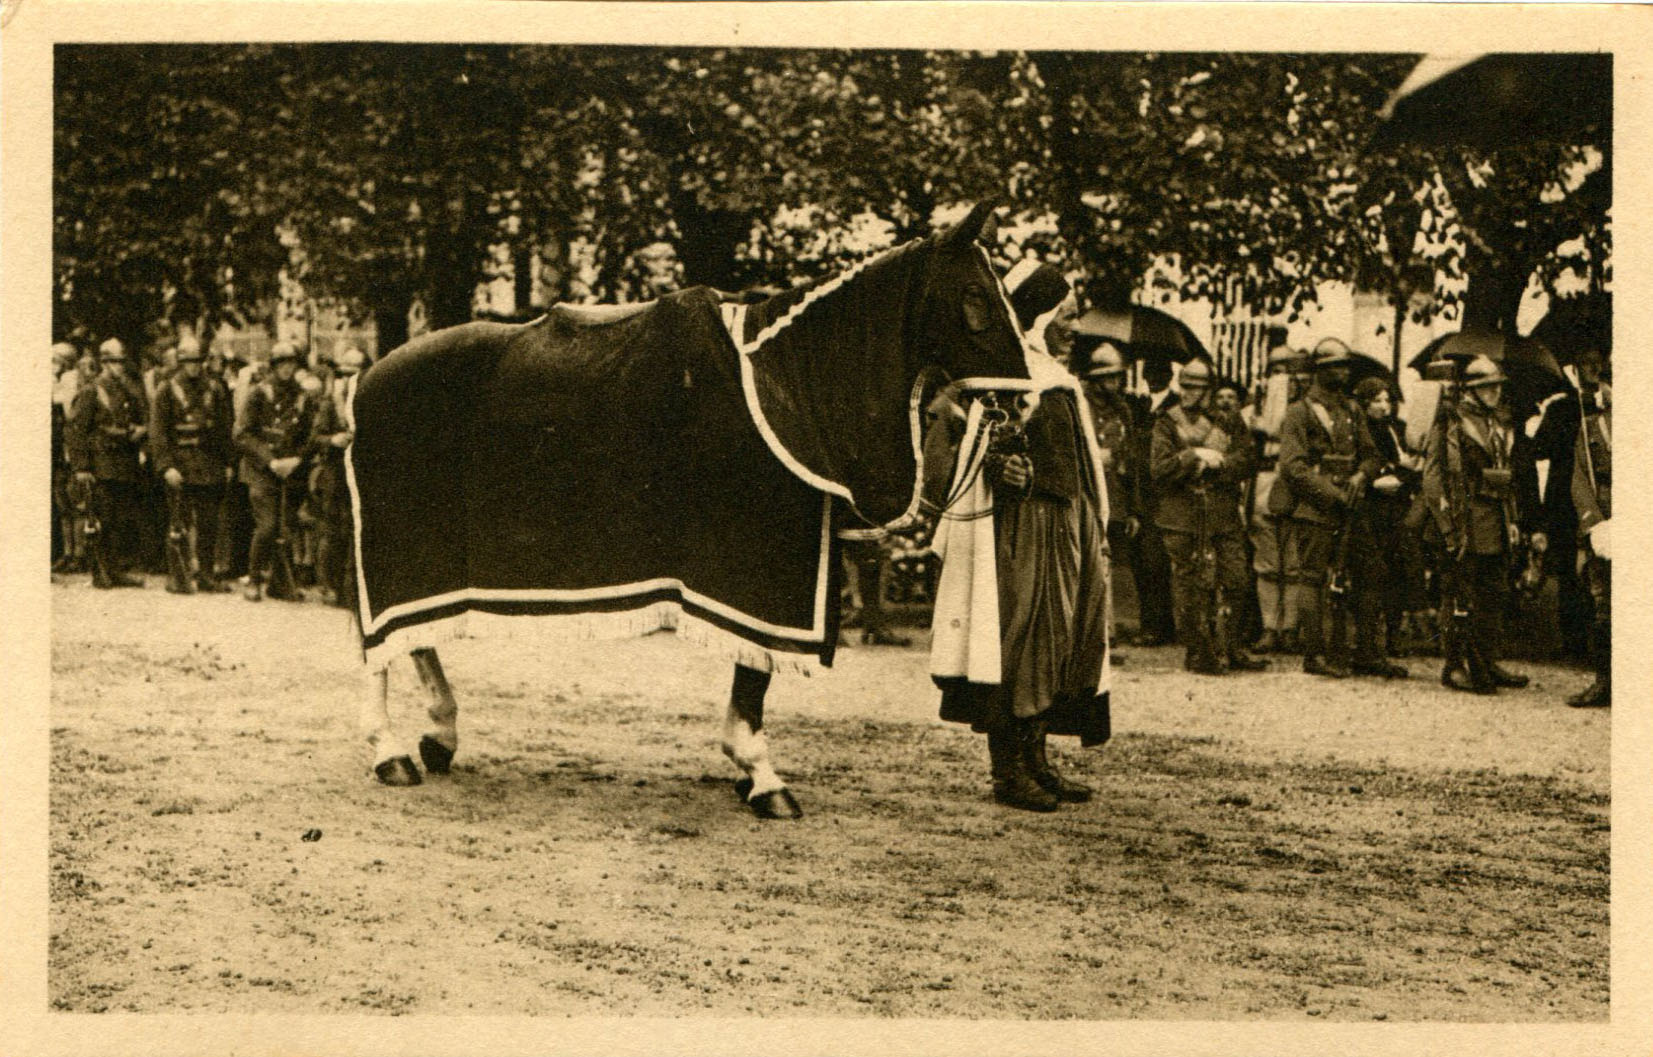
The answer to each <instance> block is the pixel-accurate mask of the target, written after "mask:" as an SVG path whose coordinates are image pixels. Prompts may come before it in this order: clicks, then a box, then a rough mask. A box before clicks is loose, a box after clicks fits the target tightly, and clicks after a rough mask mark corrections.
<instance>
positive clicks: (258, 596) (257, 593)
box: [241, 576, 264, 602]
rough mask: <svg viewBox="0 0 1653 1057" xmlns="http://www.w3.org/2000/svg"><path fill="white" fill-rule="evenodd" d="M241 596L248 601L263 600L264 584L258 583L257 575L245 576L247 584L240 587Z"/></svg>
mask: <svg viewBox="0 0 1653 1057" xmlns="http://www.w3.org/2000/svg"><path fill="white" fill-rule="evenodd" d="M241 597H242V598H245V599H246V600H247V601H249V602H262V601H263V600H264V585H263V584H261V583H259V581H258V577H256V576H249V577H247V586H246V587H244V588H242V590H241Z"/></svg>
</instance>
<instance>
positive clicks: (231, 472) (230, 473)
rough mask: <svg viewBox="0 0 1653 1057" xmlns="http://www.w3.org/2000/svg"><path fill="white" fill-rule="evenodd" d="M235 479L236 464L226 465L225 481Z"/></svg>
mask: <svg viewBox="0 0 1653 1057" xmlns="http://www.w3.org/2000/svg"><path fill="white" fill-rule="evenodd" d="M233 480H235V467H234V466H226V467H224V481H225V482H226V483H228V482H230V481H233Z"/></svg>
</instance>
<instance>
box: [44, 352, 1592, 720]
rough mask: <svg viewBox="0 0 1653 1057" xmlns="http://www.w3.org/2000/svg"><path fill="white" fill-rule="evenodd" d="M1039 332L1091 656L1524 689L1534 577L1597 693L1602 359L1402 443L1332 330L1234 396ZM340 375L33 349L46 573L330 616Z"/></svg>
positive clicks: (1389, 391) (1449, 402) (277, 357)
mask: <svg viewBox="0 0 1653 1057" xmlns="http://www.w3.org/2000/svg"><path fill="white" fill-rule="evenodd" d="M1067 323H1068V328H1067V329H1066V330H1065V331H1059V330H1058V329H1052V330H1051V331H1050V332H1049V333H1048V334H1047V344H1048V345H1049V347H1050V349H1051V351H1052V352H1053V353H1054V354H1056V355H1058V357H1059V358H1060V359H1062V360H1063V362H1065V363H1066V365H1067V366H1068V368H1069V369H1070V370H1071V371H1072V373H1073V374H1074V375H1076V376H1078V377H1079V378H1080V379H1081V380H1082V383H1083V387H1084V391H1085V393H1086V396H1087V398H1088V403H1089V411H1090V414H1091V418H1092V422H1093V425H1094V431H1095V436H1096V438H1097V440H1098V443H1099V445H1100V448H1101V453H1102V461H1103V466H1104V475H1105V478H1106V481H1105V485H1106V490H1107V499H1108V510H1109V513H1108V525H1107V536H1108V541H1109V545H1110V546H1109V549H1110V551H1111V566H1112V569H1113V578H1114V584H1115V593H1114V595H1115V597H1116V598H1119V597H1121V596H1128V597H1134V604H1135V610H1136V615H1137V620H1136V626H1135V627H1134V628H1124V627H1121V628H1119V629H1117V630H1118V631H1119V632H1121V633H1122V634H1120V635H1118V636H1116V639H1117V640H1118V641H1122V642H1124V643H1126V644H1130V643H1135V644H1139V645H1144V646H1155V645H1165V644H1169V643H1172V642H1180V643H1181V644H1182V645H1183V646H1184V647H1185V649H1186V651H1187V652H1186V663H1187V666H1188V667H1189V668H1190V669H1191V670H1195V671H1201V672H1209V673H1212V674H1222V673H1224V672H1229V671H1244V670H1251V669H1256V668H1259V667H1262V666H1263V664H1262V661H1261V657H1260V656H1259V655H1261V656H1267V655H1270V654H1273V655H1293V656H1301V657H1302V659H1303V660H1302V664H1303V668H1304V670H1305V671H1307V672H1310V673H1312V674H1318V675H1324V676H1329V677H1334V678H1344V677H1348V676H1350V675H1367V676H1375V677H1381V678H1403V677H1405V676H1407V675H1408V674H1409V673H1408V671H1407V669H1406V668H1405V666H1404V665H1403V664H1401V663H1399V662H1400V660H1401V659H1402V658H1405V657H1407V656H1409V655H1412V656H1418V655H1431V656H1440V657H1442V658H1443V660H1444V668H1443V672H1442V677H1441V678H1442V682H1443V683H1445V684H1446V685H1448V686H1452V687H1454V688H1457V689H1463V690H1468V691H1473V692H1477V693H1492V692H1495V691H1496V690H1497V689H1498V688H1499V687H1514V686H1520V685H1523V684H1524V682H1525V679H1524V677H1522V676H1519V675H1517V674H1515V673H1513V672H1511V671H1510V670H1509V669H1507V668H1506V667H1505V666H1504V665H1503V663H1502V661H1503V655H1504V653H1505V647H1504V638H1505V635H1504V630H1503V629H1504V626H1505V624H1506V623H1507V621H1508V620H1509V619H1510V618H1511V616H1512V614H1514V613H1515V612H1516V610H1517V609H1518V608H1519V607H1522V606H1529V607H1530V605H1531V603H1532V602H1533V601H1534V600H1535V599H1536V598H1537V597H1538V596H1539V593H1540V592H1541V590H1542V588H1543V586H1544V585H1545V584H1546V582H1548V581H1553V582H1554V584H1555V585H1556V597H1557V599H1558V603H1557V606H1558V610H1557V611H1558V620H1559V625H1560V627H1559V639H1560V647H1561V649H1562V651H1563V652H1565V653H1567V654H1570V655H1573V656H1575V657H1578V658H1581V659H1586V660H1588V661H1589V662H1591V663H1592V664H1593V665H1594V667H1595V668H1596V671H1597V681H1596V683H1595V684H1593V685H1592V686H1591V687H1590V689H1589V690H1587V691H1585V693H1583V694H1581V695H1578V697H1577V699H1575V700H1574V702H1573V703H1575V704H1579V705H1604V704H1606V703H1607V702H1608V700H1609V687H1610V622H1609V619H1610V617H1609V591H1608V583H1609V581H1610V576H1609V574H1608V572H1609V569H1610V566H1609V565H1608V562H1609V561H1610V549H1609V543H1608V535H1607V532H1608V525H1607V521H1608V515H1609V512H1610V502H1609V498H1608V497H1609V494H1610V482H1611V416H1610V405H1611V384H1610V373H1609V364H1608V361H1607V358H1606V356H1605V355H1603V354H1601V353H1598V352H1593V351H1591V352H1586V353H1585V354H1584V355H1583V356H1581V357H1579V359H1578V362H1577V364H1576V368H1575V371H1574V373H1573V375H1572V379H1573V385H1571V386H1569V387H1566V388H1564V389H1562V390H1558V392H1557V393H1553V394H1550V395H1549V396H1548V397H1547V398H1546V399H1544V400H1542V401H1539V402H1537V403H1536V404H1532V402H1530V401H1529V403H1528V406H1525V407H1522V408H1516V407H1514V406H1513V405H1512V403H1511V401H1510V400H1509V399H1507V398H1506V382H1507V379H1506V377H1505V375H1504V373H1503V371H1502V370H1501V368H1500V365H1499V364H1497V363H1496V362H1493V361H1491V360H1487V359H1485V358H1481V359H1477V360H1475V361H1472V362H1464V363H1460V364H1458V365H1457V370H1456V373H1455V374H1453V376H1452V377H1451V378H1450V379H1449V380H1448V381H1447V382H1446V383H1444V384H1445V394H1444V395H1443V397H1442V399H1441V401H1440V404H1439V406H1438V407H1437V408H1436V409H1435V410H1434V412H1433V414H1434V422H1433V424H1432V425H1431V426H1430V428H1429V429H1427V430H1426V431H1422V432H1423V434H1424V435H1425V436H1426V437H1427V438H1428V439H1427V440H1426V441H1424V442H1423V443H1422V444H1418V445H1416V446H1414V445H1413V444H1411V443H1409V442H1408V430H1407V428H1406V425H1405V423H1404V422H1403V421H1401V419H1400V418H1399V416H1398V414H1397V411H1398V408H1399V399H1400V392H1399V389H1398V388H1397V386H1396V385H1395V382H1394V379H1393V378H1392V377H1388V376H1386V375H1380V376H1370V377H1365V378H1364V379H1363V380H1361V381H1360V382H1358V383H1357V384H1354V385H1350V379H1349V370H1350V367H1351V364H1353V363H1354V362H1355V361H1356V359H1357V357H1356V355H1355V354H1353V353H1352V352H1351V350H1350V349H1349V348H1348V347H1347V346H1346V345H1344V344H1343V343H1342V342H1340V341H1337V340H1336V339H1327V340H1325V341H1322V342H1320V343H1319V344H1318V345H1317V346H1315V348H1314V349H1312V350H1303V349H1292V348H1289V347H1287V346H1285V345H1284V344H1281V345H1280V346H1279V347H1277V348H1276V349H1275V350H1274V351H1273V352H1272V353H1271V354H1270V355H1269V357H1268V361H1267V365H1266V369H1265V373H1264V375H1263V376H1262V377H1261V378H1258V379H1256V380H1255V381H1254V382H1252V383H1251V384H1249V385H1247V384H1243V383H1241V382H1239V381H1235V380H1231V379H1225V378H1222V377H1220V376H1219V375H1218V374H1217V373H1216V372H1215V371H1214V370H1213V368H1212V367H1211V365H1210V363H1209V361H1207V360H1205V359H1203V358H1200V357H1195V358H1193V359H1191V360H1190V361H1189V362H1187V363H1184V364H1180V365H1179V364H1177V363H1175V362H1173V361H1172V360H1170V359H1167V358H1164V357H1158V358H1147V359H1143V360H1142V361H1141V362H1140V364H1136V363H1135V361H1134V357H1133V355H1132V352H1131V350H1130V349H1129V348H1128V347H1125V346H1122V345H1120V344H1118V343H1115V342H1113V341H1110V340H1105V339H1096V338H1091V337H1088V336H1087V335H1085V334H1083V333H1079V334H1075V333H1074V332H1073V331H1072V329H1071V323H1072V320H1071V319H1069V320H1068V321H1067ZM365 366H366V359H365V357H364V356H363V354H362V353H361V352H360V351H359V350H357V349H355V348H346V349H345V350H343V351H342V352H341V353H340V354H339V355H338V356H337V357H336V358H333V357H316V356H311V357H308V358H306V357H303V356H301V355H300V352H299V350H298V349H297V348H296V347H295V346H294V345H292V344H291V343H287V342H276V343H275V344H274V345H273V346H272V347H271V349H270V351H269V354H268V355H267V356H262V357H259V358H258V359H256V360H253V361H251V362H244V361H242V360H241V359H240V358H238V357H237V356H236V355H235V354H234V353H227V352H224V351H221V350H219V349H217V348H213V349H202V348H201V347H200V345H199V344H198V343H196V342H193V341H190V340H188V339H187V338H186V339H185V340H182V341H165V342H160V343H156V344H154V345H153V346H152V347H150V348H148V349H146V350H145V355H144V356H143V357H142V359H139V358H137V357H134V356H133V355H132V354H131V353H130V351H129V350H128V349H127V347H126V345H125V343H124V342H122V341H121V339H119V338H107V339H104V340H101V341H99V342H97V343H96V344H95V345H94V344H93V343H92V342H91V341H89V340H87V339H86V338H85V337H84V336H81V338H80V340H78V341H65V342H62V343H59V344H58V345H56V346H54V347H53V370H54V374H55V386H54V391H53V396H52V466H53V475H52V477H53V483H52V510H53V539H52V556H53V569H54V571H56V572H82V573H90V574H91V576H92V582H93V584H94V585H95V586H97V587H99V588H116V587H122V586H134V585H139V584H141V583H142V581H141V580H139V579H137V578H136V577H134V576H133V575H132V573H133V572H135V571H136V572H143V573H149V574H154V575H165V576H166V578H167V588H168V589H169V590H173V591H178V592H195V591H210V592H216V591H229V590H234V589H235V588H236V587H237V586H239V587H240V589H241V590H242V592H243V593H244V595H245V596H246V597H247V598H248V599H249V600H259V599H261V598H263V597H266V596H268V597H277V598H301V597H304V596H305V592H306V591H307V590H311V589H314V591H315V593H316V594H318V595H319V596H320V597H321V598H323V599H325V600H326V601H328V602H335V603H338V604H344V605H348V604H349V600H350V598H351V595H352V587H353V582H354V573H353V570H352V567H351V558H352V544H351V537H352V532H351V527H350V516H351V510H350V501H349V496H348V492H347V486H346V482H345V473H344V468H343V455H344V450H345V448H346V446H347V445H348V444H349V443H350V438H351V424H350V417H349V394H350V391H351V386H352V385H354V382H355V379H356V377H357V376H358V374H359V372H360V371H361V370H362V369H364V367H365ZM1133 366H1135V367H1136V371H1135V373H1136V375H1137V377H1138V378H1139V379H1140V382H1139V384H1138V385H1137V386H1136V387H1135V388H1136V389H1137V390H1138V391H1135V392H1132V391H1129V390H1130V388H1131V387H1130V386H1128V385H1127V379H1128V378H1129V377H1130V375H1131V373H1132V371H1131V368H1132V367H1133ZM1367 373H1368V374H1371V373H1372V372H1367ZM1173 382H1175V384H1174V385H1173ZM900 545H901V546H902V547H905V548H907V549H908V550H907V552H906V553H905V555H904V557H903V560H902V561H901V562H900V563H899V568H900V570H901V571H902V572H905V573H912V572H913V571H915V570H916V571H917V572H918V574H919V575H925V573H926V570H925V563H924V562H923V561H922V560H918V561H915V560H914V555H915V554H916V553H921V550H922V548H920V549H919V551H913V550H912V549H911V546H912V545H911V541H910V540H906V541H901V543H900ZM848 557H849V558H850V559H851V570H850V571H851V573H852V575H851V576H849V577H848V581H849V583H850V584H851V593H852V594H853V601H854V615H855V616H858V617H859V622H860V623H861V625H862V626H863V628H864V630H863V634H862V637H863V639H864V640H866V641H868V642H874V643H903V642H905V641H907V640H906V638H905V636H902V635H901V634H899V633H898V632H897V631H895V630H893V629H892V628H891V626H890V625H891V616H890V615H889V614H887V613H886V612H885V607H884V606H883V604H882V603H883V600H884V597H885V592H884V590H883V589H882V588H881V587H880V584H881V583H883V584H885V585H888V583H889V581H890V577H891V574H890V573H889V572H888V570H887V567H888V560H889V552H888V551H887V550H886V551H885V552H883V553H880V552H879V551H878V550H877V549H875V548H865V547H863V548H859V549H857V550H856V551H855V552H854V553H852V554H850V555H848ZM930 564H932V565H933V563H930ZM928 574H929V575H930V576H931V577H932V578H933V569H931V570H928ZM909 593H910V594H912V595H914V596H916V597H917V598H919V599H921V600H924V601H927V595H926V592H925V591H924V590H923V589H922V588H921V589H919V590H917V591H914V592H909ZM1120 657H1121V658H1122V659H1123V657H1124V654H1123V653H1121V654H1120Z"/></svg>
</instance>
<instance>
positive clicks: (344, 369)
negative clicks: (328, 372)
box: [333, 345, 367, 374]
mask: <svg viewBox="0 0 1653 1057" xmlns="http://www.w3.org/2000/svg"><path fill="white" fill-rule="evenodd" d="M366 363H367V357H366V356H363V355H362V350H361V349H358V348H356V346H354V345H352V346H350V347H349V348H347V349H345V350H344V351H343V352H341V353H339V354H338V356H337V357H336V358H335V359H334V360H333V365H334V366H335V367H337V368H338V371H339V373H340V374H355V373H356V372H358V371H360V370H361V369H362V367H363V366H364V365H365V364H366Z"/></svg>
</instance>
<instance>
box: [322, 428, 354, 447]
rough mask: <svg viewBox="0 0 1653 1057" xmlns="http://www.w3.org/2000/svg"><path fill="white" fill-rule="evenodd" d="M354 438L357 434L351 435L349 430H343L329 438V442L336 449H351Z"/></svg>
mask: <svg viewBox="0 0 1653 1057" xmlns="http://www.w3.org/2000/svg"><path fill="white" fill-rule="evenodd" d="M354 436H355V434H354V433H351V432H350V431H349V430H348V429H341V430H339V431H338V432H337V433H335V434H333V435H332V436H331V437H329V438H328V440H329V441H330V442H331V443H332V445H333V447H335V448H348V447H350V440H351V438H352V437H354Z"/></svg>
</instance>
